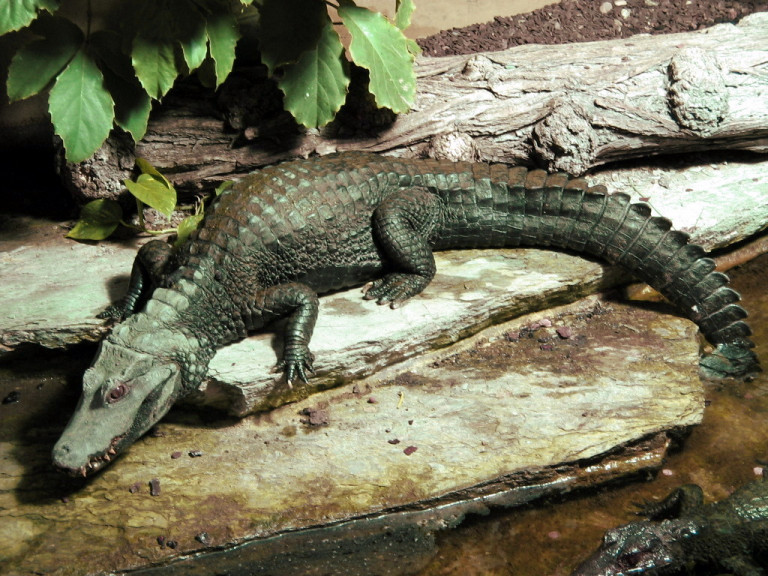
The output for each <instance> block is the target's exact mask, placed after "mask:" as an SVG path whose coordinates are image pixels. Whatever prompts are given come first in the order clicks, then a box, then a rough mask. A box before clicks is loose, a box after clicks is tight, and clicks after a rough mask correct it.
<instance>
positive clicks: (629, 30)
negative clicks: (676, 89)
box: [418, 0, 768, 56]
mask: <svg viewBox="0 0 768 576" xmlns="http://www.w3.org/2000/svg"><path fill="white" fill-rule="evenodd" d="M765 11H768V2H766V1H765V0H743V1H737V0H734V1H725V0H721V1H717V2H712V1H709V0H706V1H699V0H695V1H693V2H685V1H681V0H614V1H613V2H608V1H605V2H601V1H600V0H562V2H560V3H559V4H552V5H549V6H545V7H543V8H540V9H538V10H534V11H533V12H528V13H527V14H518V15H516V16H509V17H505V16H497V17H496V18H494V19H493V21H491V22H486V23H483V24H473V25H471V26H467V27H465V28H453V29H451V30H444V31H442V32H439V33H437V34H434V35H432V36H428V37H427V38H422V39H420V40H418V43H419V45H420V46H421V48H422V49H423V50H424V54H425V55H427V56H450V55H455V54H472V53H474V52H491V51H497V50H506V49H507V48H511V47H513V46H518V45H520V44H567V43H569V42H589V41H592V40H611V39H614V38H627V37H629V36H634V35H635V34H670V33H674V32H690V31H693V30H699V29H701V28H707V27H709V26H713V25H715V24H721V23H724V22H732V23H735V22H738V21H739V20H740V19H741V18H743V17H744V16H746V15H748V14H752V13H753V12H765Z"/></svg>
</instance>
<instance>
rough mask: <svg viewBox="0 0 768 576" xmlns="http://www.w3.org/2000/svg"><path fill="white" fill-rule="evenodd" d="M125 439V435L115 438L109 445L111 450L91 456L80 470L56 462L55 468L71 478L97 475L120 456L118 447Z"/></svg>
mask: <svg viewBox="0 0 768 576" xmlns="http://www.w3.org/2000/svg"><path fill="white" fill-rule="evenodd" d="M124 438H125V434H123V435H120V436H115V437H114V438H113V439H112V441H111V442H110V443H109V448H107V450H106V451H104V452H103V453H101V454H95V455H93V456H90V457H89V458H88V462H87V463H86V464H84V465H83V466H80V468H71V467H69V466H65V465H62V464H59V463H57V462H55V461H54V466H56V467H57V468H58V469H59V470H61V471H62V472H64V473H65V474H69V475H70V476H73V477H75V478H77V477H82V478H85V477H86V476H89V475H91V474H95V473H96V472H98V471H100V470H101V469H102V468H105V467H106V466H107V464H109V463H110V462H111V461H112V459H113V458H115V457H117V455H118V446H119V445H120V442H121V441H122V440H123V439H124ZM66 448H67V447H66V446H64V447H62V449H64V450H66Z"/></svg>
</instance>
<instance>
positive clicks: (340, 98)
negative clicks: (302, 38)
mask: <svg viewBox="0 0 768 576" xmlns="http://www.w3.org/2000/svg"><path fill="white" fill-rule="evenodd" d="M326 20H327V22H326V25H325V27H324V28H323V31H322V34H321V36H320V39H319V41H318V45H317V48H315V49H314V50H307V51H306V52H304V53H303V54H302V55H301V57H300V58H299V61H298V62H296V64H292V65H290V66H286V67H285V73H284V74H283V76H282V77H281V78H280V79H279V80H278V86H279V87H280V89H281V90H282V91H283V93H284V94H285V101H284V103H285V109H286V110H288V111H289V112H290V113H291V114H292V115H293V117H294V118H295V119H296V121H297V122H299V123H300V124H303V125H304V126H307V127H308V128H315V127H317V126H324V125H325V124H327V123H328V122H330V121H331V120H333V118H334V116H336V112H338V110H339V108H341V106H342V104H344V100H345V98H346V96H347V87H348V86H349V73H348V64H347V61H346V59H344V57H343V54H344V46H343V45H342V44H341V40H339V35H338V34H336V31H335V30H334V29H333V24H332V23H331V21H330V19H329V18H328V17H326Z"/></svg>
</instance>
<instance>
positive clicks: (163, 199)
mask: <svg viewBox="0 0 768 576" xmlns="http://www.w3.org/2000/svg"><path fill="white" fill-rule="evenodd" d="M123 184H125V187H126V188H128V192H130V193H131V194H133V195H134V196H135V197H136V198H137V199H138V200H140V201H141V202H143V203H144V204H146V205H147V206H151V207H152V208H154V209H155V210H157V211H158V212H160V213H161V214H164V215H165V216H166V217H169V218H170V216H171V214H173V210H174V208H176V190H175V189H174V188H173V187H171V188H169V187H168V186H166V185H165V184H164V183H163V182H161V181H160V180H158V179H157V178H156V177H155V176H154V175H152V174H141V175H139V177H138V178H137V179H136V181H135V182H134V181H132V180H123Z"/></svg>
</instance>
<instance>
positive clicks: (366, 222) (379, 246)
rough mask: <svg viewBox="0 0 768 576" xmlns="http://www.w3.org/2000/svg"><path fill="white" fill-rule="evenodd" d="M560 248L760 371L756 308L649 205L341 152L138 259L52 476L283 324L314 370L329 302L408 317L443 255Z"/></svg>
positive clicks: (152, 418) (273, 173) (104, 451)
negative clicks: (634, 285)
mask: <svg viewBox="0 0 768 576" xmlns="http://www.w3.org/2000/svg"><path fill="white" fill-rule="evenodd" d="M515 246H552V247H557V248H563V249H567V250H572V251H575V252H580V253H585V254H589V255H592V256H596V257H598V258H602V259H604V260H606V261H608V262H610V263H618V264H621V265H623V266H625V267H626V268H627V269H628V270H629V271H630V272H632V273H633V274H634V275H635V276H636V277H637V278H639V279H641V280H644V281H646V282H647V283H649V284H650V285H651V286H653V287H655V288H656V289H657V290H659V291H660V292H661V293H662V294H663V295H665V296H666V297H667V298H668V299H669V300H670V301H671V302H672V303H673V304H675V305H677V306H678V307H679V308H680V309H681V310H682V311H683V312H685V313H686V314H687V315H688V316H689V317H690V318H691V319H692V320H694V321H695V322H696V323H697V324H698V325H699V327H700V329H701V331H702V332H703V334H704V335H705V336H706V338H707V339H708V340H709V341H710V342H711V343H712V344H714V345H715V346H716V348H715V352H714V354H713V355H712V356H711V357H708V358H705V359H704V360H703V362H704V363H705V364H707V365H709V366H710V367H711V368H712V369H715V370H725V371H726V372H733V373H743V372H746V371H749V370H750V369H752V368H753V367H754V366H755V363H756V360H755V356H754V354H753V353H752V351H751V350H750V348H751V347H752V343H751V342H750V340H749V339H748V336H749V334H750V331H749V328H748V327H747V325H746V323H745V322H744V318H745V316H746V312H744V310H743V309H742V308H741V307H740V306H738V305H737V304H736V302H737V301H738V300H739V295H738V294H737V293H736V292H734V291H733V290H732V289H730V288H728V287H727V286H726V285H727V283H728V278H727V277H726V276H725V275H723V274H721V273H719V272H715V271H714V267H715V264H714V262H713V261H712V260H710V259H708V258H706V257H705V253H704V250H703V249H702V248H701V247H699V246H695V245H693V244H689V243H688V237H687V236H686V235H685V234H683V233H681V232H678V231H675V230H672V229H671V224H670V222H669V220H667V219H664V218H660V217H651V210H650V208H649V207H648V206H646V205H645V204H632V203H631V202H630V199H629V197H628V196H627V195H625V194H613V195H609V194H608V193H607V192H606V190H605V189H604V188H603V187H601V186H593V187H589V186H588V184H587V183H586V182H585V181H584V180H583V179H581V178H575V179H574V178H569V177H568V176H567V175H565V174H547V173H546V172H544V171H541V170H528V169H526V168H523V167H508V166H504V165H498V164H497V165H492V164H484V163H451V162H442V161H436V160H429V159H421V160H412V159H395V158H388V157H384V156H379V155H376V154H369V153H356V152H355V153H353V152H348V153H340V154H332V155H329V156H324V157H320V158H311V159H307V160H297V161H291V162H286V163H283V164H279V165H276V166H272V167H268V168H264V169H262V170H259V171H257V172H255V173H253V174H250V175H248V176H246V177H244V178H242V179H241V180H239V181H238V182H236V183H235V184H234V185H233V186H232V187H231V188H230V189H229V190H227V191H226V192H224V193H223V194H222V195H221V196H220V197H219V198H218V199H217V201H216V202H215V203H214V205H213V206H212V208H211V209H210V210H209V211H208V212H207V214H206V216H205V218H204V220H203V222H202V224H201V227H200V228H199V229H198V230H197V231H196V232H195V233H193V234H192V235H191V236H190V238H189V240H188V241H187V242H186V243H185V244H183V245H182V247H181V248H180V250H178V251H173V250H172V249H171V248H170V246H169V245H168V244H167V243H164V242H162V241H159V240H157V241H153V242H149V243H147V244H146V245H145V246H144V247H142V249H141V250H139V253H138V256H137V258H136V261H135V263H134V265H133V270H132V272H131V279H130V284H129V289H128V293H127V295H126V296H125V298H124V299H123V300H122V301H121V302H119V303H118V304H116V305H114V306H112V307H111V308H109V309H108V310H107V312H106V315H107V316H111V317H113V318H116V319H118V320H122V319H125V321H123V322H122V323H119V324H117V325H116V326H115V327H114V329H113V330H112V332H111V333H110V334H109V336H107V338H106V339H105V340H103V341H102V343H101V346H100V348H99V351H98V353H97V355H96V358H95V360H94V362H93V364H92V366H91V367H90V368H89V369H88V370H87V371H86V372H85V375H84V377H83V394H82V398H81V400H80V403H79V404H78V406H77V408H76V410H75V413H74V416H73V417H72V419H71V421H70V422H69V424H68V425H67V428H66V429H65V431H64V434H63V436H62V437H61V439H60V440H59V442H58V443H57V444H56V446H55V448H54V451H53V459H54V462H55V464H56V465H57V466H58V467H60V468H62V469H64V470H67V471H70V472H73V473H77V474H87V473H89V472H90V471H95V470H98V469H100V468H102V467H104V465H105V464H106V463H107V462H109V461H110V460H111V458H112V457H113V456H114V455H116V454H117V453H119V452H120V451H122V450H124V449H125V448H126V447H127V446H129V445H130V444H131V443H132V442H134V441H135V440H136V439H137V438H138V437H139V436H141V435H142V434H143V433H144V432H146V431H147V430H148V429H149V428H150V427H151V426H152V425H153V424H155V423H156V422H157V421H158V420H159V419H160V418H161V417H162V416H163V415H164V414H165V413H166V412H167V411H168V410H169V408H170V407H171V405H172V404H173V403H174V402H175V401H176V400H177V399H178V398H179V397H181V396H184V395H185V394H188V393H189V392H191V391H193V390H195V389H196V388H197V387H198V386H199V385H200V383H201V381H202V380H203V378H204V377H205V375H206V372H207V369H208V364H209V362H210V360H211V359H212V358H213V355H214V353H215V351H216V350H217V349H218V348H220V347H222V346H224V345H226V344H227V343H230V342H232V341H234V340H237V339H240V338H243V337H244V336H246V335H247V334H248V333H249V332H250V331H252V330H257V329H259V328H261V327H263V326H264V325H265V324H267V323H269V322H271V321H273V320H276V319H279V318H285V319H286V324H285V333H284V348H283V354H282V359H281V361H280V364H279V366H280V367H281V368H282V370H283V371H284V373H285V376H286V378H287V380H288V382H289V383H290V382H292V381H293V380H295V379H296V378H300V379H302V380H305V381H306V378H307V374H308V373H311V372H312V355H311V354H310V351H309V340H310V337H311V336H312V330H313V327H314V324H315V319H316V317H317V311H318V296H317V295H318V293H324V292H329V291H333V290H339V289H342V288H345V287H351V286H355V285H361V284H364V283H366V282H368V284H366V286H365V288H364V292H365V298H366V299H373V300H376V301H377V302H378V303H379V304H389V305H391V306H393V307H395V306H399V305H400V304H402V303H403V302H404V301H405V300H407V299H408V298H410V297H412V296H414V295H416V294H419V293H420V292H421V291H422V290H424V288H426V286H427V285H428V284H429V282H430V281H431V279H432V277H433V276H434V274H435V261H434V259H433V256H432V251H433V250H445V249H449V248H490V247H515Z"/></svg>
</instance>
